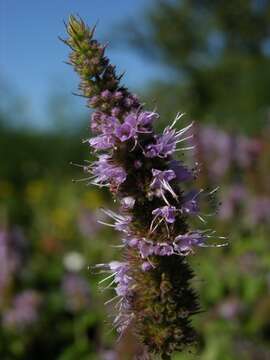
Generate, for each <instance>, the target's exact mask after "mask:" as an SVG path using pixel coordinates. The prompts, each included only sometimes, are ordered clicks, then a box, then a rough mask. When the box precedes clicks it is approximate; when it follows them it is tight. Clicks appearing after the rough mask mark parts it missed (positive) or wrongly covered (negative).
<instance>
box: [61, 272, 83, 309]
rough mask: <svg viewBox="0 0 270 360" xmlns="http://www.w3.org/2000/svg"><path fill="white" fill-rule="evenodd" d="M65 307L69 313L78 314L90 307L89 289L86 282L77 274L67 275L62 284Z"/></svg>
mask: <svg viewBox="0 0 270 360" xmlns="http://www.w3.org/2000/svg"><path fill="white" fill-rule="evenodd" d="M62 289H63V292H64V295H65V297H64V298H65V301H66V307H67V309H68V310H70V311H71V312H78V311H80V310H83V309H86V308H88V307H89V305H90V289H89V284H88V282H87V281H86V280H85V279H84V278H83V277H81V276H80V275H77V274H73V273H72V274H67V275H66V276H65V277H64V279H63V282H62Z"/></svg>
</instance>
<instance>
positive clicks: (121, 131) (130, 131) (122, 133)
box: [115, 115, 136, 142]
mask: <svg viewBox="0 0 270 360" xmlns="http://www.w3.org/2000/svg"><path fill="white" fill-rule="evenodd" d="M132 119H133V116H132V115H131V116H129V118H126V120H125V122H124V123H123V124H121V125H119V126H118V127H117V128H116V129H115V135H116V137H117V138H118V139H119V140H120V141H121V142H124V141H127V140H129V139H131V138H134V136H135V135H136V127H135V126H136V124H134V123H133V122H132V121H131V120H132Z"/></svg>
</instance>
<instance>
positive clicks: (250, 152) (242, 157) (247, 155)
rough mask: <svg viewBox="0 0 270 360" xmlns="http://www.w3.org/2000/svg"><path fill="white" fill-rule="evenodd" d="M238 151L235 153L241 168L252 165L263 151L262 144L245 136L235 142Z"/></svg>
mask: <svg viewBox="0 0 270 360" xmlns="http://www.w3.org/2000/svg"><path fill="white" fill-rule="evenodd" d="M235 144H236V150H235V152H234V155H235V159H236V161H237V164H238V165H239V166H240V167H241V168H247V167H249V166H251V165H252V163H253V162H254V160H256V158H257V157H258V155H259V153H260V151H261V144H260V142H259V141H258V140H256V139H249V138H247V137H245V136H238V137H237V138H236V141H235Z"/></svg>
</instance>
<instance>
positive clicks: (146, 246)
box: [138, 240, 155, 259]
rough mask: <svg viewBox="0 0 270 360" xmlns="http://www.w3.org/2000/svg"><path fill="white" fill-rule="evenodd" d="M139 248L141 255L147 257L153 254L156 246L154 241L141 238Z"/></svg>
mask: <svg viewBox="0 0 270 360" xmlns="http://www.w3.org/2000/svg"><path fill="white" fill-rule="evenodd" d="M138 249H139V251H140V254H141V257H142V258H143V259H145V258H147V257H148V256H150V255H153V253H154V251H155V247H154V245H153V243H152V242H149V241H146V240H141V241H140V242H139V244H138Z"/></svg>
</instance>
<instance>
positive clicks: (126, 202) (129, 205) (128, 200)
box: [121, 196, 135, 210]
mask: <svg viewBox="0 0 270 360" xmlns="http://www.w3.org/2000/svg"><path fill="white" fill-rule="evenodd" d="M121 205H122V208H123V209H125V210H130V209H133V207H134V205H135V199H134V198H133V197H132V196H126V197H124V198H123V199H122V200H121Z"/></svg>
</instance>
